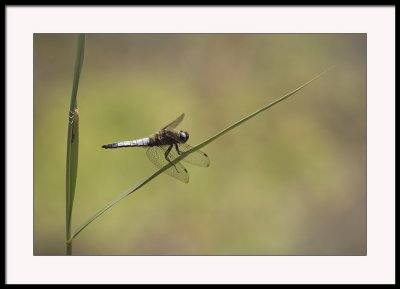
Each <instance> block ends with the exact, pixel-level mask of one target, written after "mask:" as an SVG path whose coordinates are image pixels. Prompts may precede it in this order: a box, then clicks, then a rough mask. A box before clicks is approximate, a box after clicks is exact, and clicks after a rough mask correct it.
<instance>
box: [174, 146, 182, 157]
mask: <svg viewBox="0 0 400 289" xmlns="http://www.w3.org/2000/svg"><path fill="white" fill-rule="evenodd" d="M175 149H176V152H177V153H178V155H181V154H182V152H181V151H180V150H179V147H178V144H175Z"/></svg>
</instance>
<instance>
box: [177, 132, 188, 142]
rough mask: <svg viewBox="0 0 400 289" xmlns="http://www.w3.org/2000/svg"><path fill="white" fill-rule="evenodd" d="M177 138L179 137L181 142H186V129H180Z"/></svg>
mask: <svg viewBox="0 0 400 289" xmlns="http://www.w3.org/2000/svg"><path fill="white" fill-rule="evenodd" d="M179 139H180V140H181V141H182V142H186V141H187V140H188V139H189V134H188V132H187V131H183V130H181V131H180V132H179Z"/></svg>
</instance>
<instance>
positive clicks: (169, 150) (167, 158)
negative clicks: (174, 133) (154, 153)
mask: <svg viewBox="0 0 400 289" xmlns="http://www.w3.org/2000/svg"><path fill="white" fill-rule="evenodd" d="M172 147H173V145H170V146H169V147H168V149H167V151H166V152H165V154H164V155H165V159H166V160H167V161H168V162H170V163H172V162H171V160H170V159H169V157H168V155H169V153H170V152H171V150H172ZM172 165H173V166H174V168H175V170H176V171H177V172H178V173H179V171H178V169H177V168H176V166H175V165H174V164H172Z"/></svg>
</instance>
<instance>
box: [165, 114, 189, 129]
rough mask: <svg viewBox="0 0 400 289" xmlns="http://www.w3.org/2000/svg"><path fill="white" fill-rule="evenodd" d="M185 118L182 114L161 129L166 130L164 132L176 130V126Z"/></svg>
mask: <svg viewBox="0 0 400 289" xmlns="http://www.w3.org/2000/svg"><path fill="white" fill-rule="evenodd" d="M184 116H185V114H184V113H182V114H181V115H180V116H178V118H177V119H175V120H174V121H173V122H171V123H170V124H167V125H166V126H165V127H163V128H162V129H166V130H172V129H174V128H176V127H177V126H178V124H180V123H181V121H182V119H183V117H184Z"/></svg>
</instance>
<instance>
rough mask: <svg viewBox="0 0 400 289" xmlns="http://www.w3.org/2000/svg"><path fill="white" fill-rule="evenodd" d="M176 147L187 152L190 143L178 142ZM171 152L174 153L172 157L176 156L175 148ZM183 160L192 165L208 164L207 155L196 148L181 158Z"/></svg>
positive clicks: (189, 148) (205, 165) (202, 165)
mask: <svg viewBox="0 0 400 289" xmlns="http://www.w3.org/2000/svg"><path fill="white" fill-rule="evenodd" d="M178 148H179V150H180V151H181V152H187V151H189V150H191V149H192V147H191V146H190V145H188V144H187V143H180V144H178ZM172 153H173V155H174V158H175V157H177V152H176V150H175V149H174V150H172ZM183 161H184V162H187V163H189V164H192V165H196V166H199V167H208V166H210V159H209V158H208V155H207V154H206V153H204V152H202V151H201V150H197V151H195V152H193V153H191V154H190V155H188V156H187V157H185V158H184V159H183Z"/></svg>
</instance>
